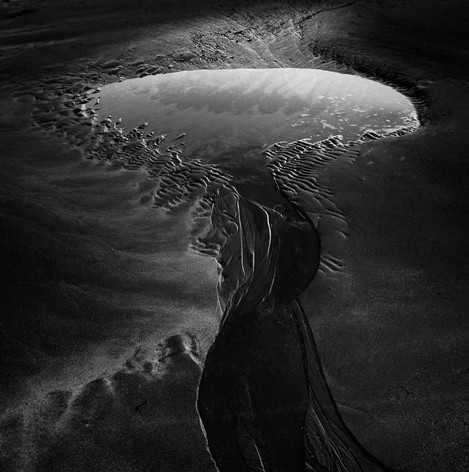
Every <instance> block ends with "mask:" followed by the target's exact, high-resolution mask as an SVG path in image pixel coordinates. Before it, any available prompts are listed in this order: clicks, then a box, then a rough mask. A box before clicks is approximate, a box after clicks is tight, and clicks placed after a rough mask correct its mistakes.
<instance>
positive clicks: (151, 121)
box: [93, 69, 416, 161]
mask: <svg viewBox="0 0 469 472" xmlns="http://www.w3.org/2000/svg"><path fill="white" fill-rule="evenodd" d="M93 104H94V107H95V108H96V109H97V111H98V113H99V117H100V119H103V118H107V117H108V116H109V115H110V116H111V117H112V120H113V122H116V121H118V120H119V124H118V126H119V127H125V128H127V130H130V129H132V128H135V127H137V126H139V125H141V124H142V123H148V126H147V128H146V129H145V131H147V132H155V133H158V134H166V135H167V141H166V142H170V141H173V140H175V143H176V144H177V145H178V147H179V148H181V149H184V151H185V152H184V153H185V154H186V155H188V156H190V157H202V158H204V159H207V160H210V161H213V160H215V161H216V158H217V156H219V155H222V154H223V153H226V152H229V151H231V150H234V149H238V148H244V149H252V150H254V151H255V150H261V149H262V148H263V147H265V146H266V145H270V144H272V143H274V142H277V141H283V140H284V141H294V140H298V139H302V138H312V139H313V140H315V141H316V140H322V139H325V138H328V137H330V136H334V135H342V136H343V139H344V140H345V141H347V140H353V139H356V138H358V137H359V136H360V135H361V134H363V133H364V132H365V131H367V130H370V129H371V130H374V131H376V132H379V133H386V132H390V131H393V130H396V129H398V128H399V127H402V126H405V125H407V124H409V123H410V122H414V123H415V122H416V112H415V109H414V107H413V105H412V103H411V102H410V100H409V99H408V98H406V97H405V96H404V95H402V94H401V93H399V92H397V91H396V90H394V89H393V88H391V87H388V86H386V85H383V84H380V83H378V82H374V81H371V80H368V79H364V78H361V77H357V76H352V75H346V74H339V73H334V72H328V71H322V70H312V69H235V70H199V71H185V72H177V73H173V74H167V75H157V76H148V77H145V78H137V79H129V80H125V81H122V82H119V83H113V84H109V85H106V86H104V87H103V88H102V90H101V91H100V93H99V104H97V100H96V101H94V102H93ZM183 134H184V135H183ZM181 135H183V136H181ZM176 138H178V139H176Z"/></svg>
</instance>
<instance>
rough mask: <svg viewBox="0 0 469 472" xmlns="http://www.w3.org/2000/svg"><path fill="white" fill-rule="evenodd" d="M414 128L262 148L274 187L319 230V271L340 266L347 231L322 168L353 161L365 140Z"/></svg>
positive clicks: (408, 131) (328, 270)
mask: <svg viewBox="0 0 469 472" xmlns="http://www.w3.org/2000/svg"><path fill="white" fill-rule="evenodd" d="M414 130H415V127H414V126H407V127H402V128H400V129H398V130H396V131H393V132H390V133H387V134H379V133H376V132H374V131H368V132H366V133H364V134H363V135H362V136H360V137H359V138H358V139H357V140H354V141H348V142H343V140H342V137H341V136H333V137H331V138H328V139H325V140H322V141H317V142H313V141H312V140H310V139H301V140H298V141H294V142H291V143H287V142H279V143H275V144H273V145H272V146H270V147H269V148H267V149H265V150H264V152H263V154H264V157H265V159H266V161H267V164H266V166H267V168H268V169H269V171H270V172H271V174H272V176H273V178H274V180H275V182H276V184H277V186H278V188H279V189H281V190H282V192H284V193H285V195H287V196H288V198H289V199H290V200H291V201H293V202H295V203H296V204H297V205H298V206H299V207H300V208H301V209H302V210H303V211H304V212H305V213H306V215H308V218H310V219H311V220H312V221H313V222H314V225H315V227H316V229H317V230H318V232H319V235H320V237H321V245H322V254H321V264H320V267H319V271H320V272H322V273H323V274H327V273H336V272H340V271H341V270H342V269H343V267H344V264H345V263H344V261H343V259H342V251H343V244H344V242H345V239H346V237H347V234H348V226H347V221H346V219H345V215H344V214H343V212H342V211H341V210H340V209H339V208H338V207H337V205H336V202H335V199H334V195H333V192H332V190H331V189H330V188H329V187H328V186H327V185H326V184H325V183H323V181H322V177H323V174H324V171H325V168H326V167H327V165H328V164H330V163H331V162H333V161H335V160H337V159H339V160H342V161H343V162H349V163H353V162H354V161H355V159H356V157H357V156H358V153H359V152H360V147H361V145H362V144H363V143H365V142H367V141H372V140H375V139H380V138H384V137H397V136H403V135H405V134H408V133H411V132H413V131H414Z"/></svg>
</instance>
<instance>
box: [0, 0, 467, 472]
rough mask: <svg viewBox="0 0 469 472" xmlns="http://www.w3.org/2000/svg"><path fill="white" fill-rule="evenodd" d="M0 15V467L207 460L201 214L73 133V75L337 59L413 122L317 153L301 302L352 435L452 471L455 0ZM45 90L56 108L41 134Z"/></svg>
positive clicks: (463, 334)
mask: <svg viewBox="0 0 469 472" xmlns="http://www.w3.org/2000/svg"><path fill="white" fill-rule="evenodd" d="M1 14H2V18H1V20H0V21H1V24H0V26H1V30H2V37H1V38H0V47H1V49H2V59H1V60H0V74H1V80H2V83H1V89H0V94H1V101H2V107H1V111H0V124H1V129H0V140H1V158H2V166H1V175H0V178H1V182H2V185H1V195H2V197H1V206H2V210H1V212H2V213H1V216H2V251H1V257H2V261H1V269H2V287H3V288H4V290H3V291H2V299H1V309H2V313H1V330H0V336H1V345H0V349H1V374H2V377H1V386H2V388H1V405H2V417H1V420H0V421H1V447H0V451H1V452H0V461H1V462H0V464H1V467H2V468H3V469H4V470H7V471H10V470H14V471H16V470H21V471H23V470H24V471H32V470H44V471H46V470H47V471H51V470H57V471H59V470H60V471H62V470H67V471H68V470H70V471H71V470H90V471H91V470H125V471H139V470H181V471H182V470H187V471H189V470H190V471H194V470H200V471H208V470H213V464H212V462H211V460H210V457H209V455H208V453H207V451H206V449H205V438H204V436H203V434H202V432H201V429H200V425H199V419H198V416H197V414H196V411H195V391H196V387H197V384H198V381H199V377H200V372H201V366H202V365H203V361H204V358H205V355H206V353H207V350H208V347H209V346H210V344H211V343H212V341H213V337H214V335H215V333H216V331H217V329H218V325H219V322H220V314H219V311H218V309H217V296H216V292H215V289H214V288H215V286H216V283H217V273H216V269H217V268H216V263H215V261H214V260H213V259H210V258H206V257H203V256H201V255H200V254H198V253H197V252H196V251H192V250H187V248H188V246H189V243H190V241H192V240H193V239H194V237H197V231H198V230H200V231H201V232H202V231H203V230H204V228H206V227H207V225H208V216H209V215H208V213H207V208H204V205H205V204H204V202H202V203H199V205H196V206H191V205H186V206H184V205H182V206H181V207H180V209H179V210H178V212H179V213H178V217H177V218H172V219H171V218H167V217H166V216H165V214H164V212H162V211H161V210H160V209H158V208H155V207H154V206H153V205H152V201H151V198H150V197H151V195H152V193H153V192H154V190H155V189H154V186H153V184H152V182H149V181H148V180H147V176H146V174H145V173H144V172H142V171H139V170H137V169H136V170H123V169H122V168H119V167H118V166H117V167H116V166H109V165H107V164H104V163H102V164H100V165H96V164H95V163H91V162H88V161H83V160H80V158H81V150H80V148H79V147H78V148H73V146H71V144H73V143H75V144H77V145H78V144H79V143H80V142H81V140H82V139H83V136H84V134H83V133H85V134H86V132H84V131H83V128H82V126H77V125H79V123H80V120H81V117H80V114H81V113H82V110H81V108H80V106H81V105H82V104H81V103H78V101H79V100H80V96H82V94H83V91H84V87H86V84H89V83H92V84H93V85H94V84H99V83H105V82H113V81H116V80H119V77H135V76H140V75H145V74H154V73H166V72H171V71H176V70H191V69H206V68H216V69H227V68H235V67H244V68H250V67H256V68H269V67H306V68H307V67H309V68H311V67H319V68H324V69H328V70H333V71H342V72H346V71H352V70H355V71H358V72H359V73H361V74H364V75H367V76H369V77H374V78H377V79H379V80H381V81H383V82H386V83H389V84H392V85H394V86H396V87H398V88H399V90H401V91H403V92H404V93H406V94H407V95H408V96H409V97H410V98H411V99H412V100H413V101H414V104H415V106H416V107H417V109H418V110H419V113H420V115H419V118H420V120H421V122H423V123H424V126H423V127H422V128H421V129H420V130H419V131H417V132H414V133H412V134H409V135H406V136H403V137H395V138H387V139H384V140H370V141H368V142H366V143H365V144H363V145H361V146H359V147H358V148H357V149H356V153H355V154H354V156H353V159H336V160H335V161H334V162H331V163H330V164H329V165H328V167H327V181H324V182H323V184H324V185H328V186H329V187H330V188H332V190H333V194H334V205H335V207H336V208H337V209H339V210H340V212H341V213H342V214H343V222H344V223H341V226H340V228H337V234H338V233H339V232H342V233H343V234H344V236H345V235H346V238H344V239H343V240H340V241H338V242H337V241H335V240H334V241H331V244H335V243H336V242H337V243H338V244H339V245H342V244H343V243H345V244H344V245H343V251H344V252H343V254H342V258H341V260H340V261H337V260H334V259H330V260H329V261H327V260H326V261H324V260H323V261H322V265H321V266H320V272H319V273H318V276H317V277H316V279H315V280H314V281H313V283H312V284H311V285H310V287H309V288H307V289H306V291H305V292H304V294H303V296H302V304H303V306H304V309H305V312H306V314H307V316H308V319H309V322H310V324H311V326H312V328H313V331H314V335H315V337H316V341H317V345H318V351H319V355H320V358H321V361H322V365H323V367H324V371H325V375H326V378H327V381H328V384H329V386H330V388H331V391H332V394H333V396H334V398H335V400H336V402H337V403H338V405H339V410H340V412H341V414H342V416H343V418H344V419H345V421H346V423H347V425H348V427H349V429H350V430H351V431H352V433H353V434H354V435H355V436H356V437H357V438H358V440H359V441H360V443H361V444H363V445H364V446H365V448H366V449H367V450H368V451H370V452H371V453H373V455H374V456H376V457H377V458H379V459H380V460H381V461H382V462H383V463H384V464H385V465H386V466H388V467H390V468H391V469H394V470H400V471H422V470H423V471H435V472H436V471H462V470H466V469H467V467H468V464H469V458H468V456H467V454H468V452H467V443H468V441H469V435H468V428H469V427H468V424H469V420H468V410H469V407H468V391H469V382H468V374H469V371H468V367H467V366H468V362H467V361H468V353H467V345H468V326H467V317H466V314H467V293H469V290H468V284H467V270H466V266H467V262H466V261H467V260H468V258H467V242H466V240H467V236H466V235H467V231H466V228H467V227H466V224H465V220H464V218H465V215H464V213H465V209H466V207H467V181H468V180H467V179H468V165H467V159H466V154H467V147H468V144H469V133H468V130H467V122H468V119H469V116H468V115H469V112H468V109H469V108H468V105H469V103H468V102H469V82H468V79H467V77H468V70H469V68H468V46H469V38H468V36H467V32H466V30H467V23H468V19H469V14H468V5H467V3H465V2H462V1H436V0H433V1H431V2H425V3H424V2H418V1H414V2H412V1H409V2H401V1H398V0H396V1H392V0H391V1H386V2H372V1H363V2H317V3H315V4H314V5H313V6H311V5H310V4H309V2H307V3H306V2H305V3H303V2H296V3H291V4H288V5H286V4H285V2H282V3H277V4H275V3H268V4H266V3H262V4H261V3H259V4H258V3H255V2H246V3H245V4H242V5H239V4H238V5H235V4H231V5H228V4H226V5H224V4H218V3H216V2H213V4H212V3H210V2H208V3H206V4H205V5H201V4H194V3H193V2H168V3H163V2H161V3H159V2H155V1H149V0H148V1H146V0H144V1H141V2H138V4H136V3H135V2H129V1H127V0H121V1H114V2H111V1H107V0H104V1H102V2H99V3H98V2H91V1H84V2H75V1H62V2H59V1H50V0H44V1H38V2H29V1H13V0H12V1H11V2H3V4H2V13H1ZM51 90H52V91H53V90H55V91H53V93H51ZM57 92H58V93H62V94H63V93H65V94H66V95H67V96H66V97H65V98H66V99H68V100H70V101H71V102H73V103H71V105H70V109H69V112H68V113H65V114H64V115H63V119H62V123H63V128H62V129H58V130H50V131H52V134H51V133H50V132H48V131H46V130H45V128H46V127H47V125H48V123H49V125H50V124H52V125H53V121H54V119H55V118H53V116H54V107H55V106H58V102H61V101H63V97H57ZM54 100H57V101H56V102H54ZM48 113H50V114H51V120H49V122H48V121H47V117H46V116H45V115H47V114H48ZM31 116H33V121H35V123H36V124H35V125H32V124H31ZM38 118H41V119H42V120H43V121H42V122H41V123H40V126H38V125H37V123H38ZM60 132H63V133H67V136H65V134H64V135H62V136H60V135H58V133H60ZM41 163H43V164H44V167H43V170H42V171H41V165H42V164H41ZM55 163H57V164H56V165H57V172H56V173H54V172H53V171H52V170H51V169H52V168H53V167H54V165H55ZM64 163H67V170H66V171H65V170H64ZM170 165H172V164H171V163H169V164H168V166H170ZM205 171H207V170H206V169H205V170H204V172H205ZM103 174H104V175H106V176H107V177H108V179H109V180H108V182H109V184H108V186H105V187H103V185H102V182H103V181H105V180H106V179H103ZM80 182H82V183H83V191H82V192H79V191H77V190H76V189H77V188H78V187H79V184H80ZM93 183H95V185H94V187H93ZM70 189H73V192H71V190H70ZM197 192H198V190H197V189H195V190H194V195H195V196H196V195H197ZM176 197H177V196H176ZM333 210H334V208H333ZM194 216H196V217H197V218H200V220H199V221H200V225H199V228H198V229H197V228H196V229H195V230H193V229H191V228H193V226H192V224H191V225H188V224H187V222H188V221H192V220H193V217H194ZM343 224H345V225H346V227H343ZM319 229H320V228H319ZM191 231H195V233H194V234H190V232H191ZM319 233H320V235H321V238H324V239H326V238H327V235H322V234H321V232H320V231H319ZM181 254H182V255H181ZM182 268H183V270H182ZM271 340H272V339H271ZM266 346H267V344H266Z"/></svg>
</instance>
